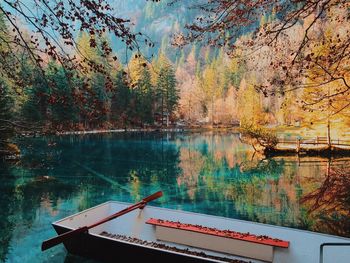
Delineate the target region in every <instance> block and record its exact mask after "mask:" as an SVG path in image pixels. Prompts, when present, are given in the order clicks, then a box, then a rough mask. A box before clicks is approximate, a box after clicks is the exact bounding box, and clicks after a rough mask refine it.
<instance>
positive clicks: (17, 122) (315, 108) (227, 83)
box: [0, 1, 350, 146]
mask: <svg viewBox="0 0 350 263" xmlns="http://www.w3.org/2000/svg"><path fill="white" fill-rule="evenodd" d="M297 2H298V1H297ZM300 2H302V1H300ZM305 2H306V3H308V1H305ZM336 2H337V1H336ZM6 3H7V8H8V9H11V8H12V9H14V10H16V11H17V12H20V11H19V10H17V9H16V6H12V3H11V1H6ZM218 3H219V4H218V6H217V8H218V10H216V11H217V12H220V9H219V8H223V6H220V4H221V5H224V2H221V1H218ZM112 4H113V5H114V7H115V10H116V11H119V13H118V15H119V16H120V17H123V19H124V17H131V22H132V26H131V27H132V29H133V30H135V32H138V31H140V32H143V31H146V32H145V38H144V39H143V40H142V41H139V42H137V41H136V38H135V35H134V36H133V35H132V33H130V31H128V30H129V29H128V28H124V29H123V27H122V30H124V31H122V33H120V34H119V36H120V38H119V39H118V37H116V35H112V34H108V33H106V32H104V30H100V31H98V32H99V33H98V34H97V33H96V32H95V31H93V30H92V29H91V28H90V32H89V31H88V30H89V27H88V25H86V28H83V27H82V29H81V30H80V31H79V32H75V33H74V34H72V35H70V37H69V40H67V39H65V38H64V37H63V39H65V44H66V45H67V46H68V47H69V46H74V48H73V47H72V48H71V49H70V50H69V52H68V53H69V56H70V57H73V58H74V59H72V60H71V61H70V62H71V63H73V64H74V63H76V64H77V66H67V64H68V63H67V61H64V60H62V58H61V57H60V56H59V54H57V53H56V49H55V46H54V45H53V44H52V43H51V42H52V40H50V39H45V35H44V40H46V48H45V46H43V47H42V48H41V45H42V44H41V43H40V41H42V39H40V36H38V35H39V33H42V32H44V31H42V32H41V31H40V30H38V31H37V33H34V34H33V33H32V31H33V25H34V26H35V23H33V25H30V24H29V26H24V24H25V23H24V21H27V20H28V17H26V16H24V18H22V20H23V21H19V22H18V25H17V24H15V23H12V24H11V23H10V22H13V21H14V20H9V17H8V15H7V13H6V5H5V6H4V8H1V9H0V39H1V42H0V50H1V60H2V65H3V66H2V68H1V76H0V82H1V86H0V87H1V90H0V92H1V97H0V100H1V103H0V107H1V110H0V114H1V116H0V119H1V122H0V127H1V144H2V145H3V146H4V145H8V142H9V139H10V138H11V137H12V136H13V134H14V133H19V131H20V132H23V131H24V132H28V131H29V132H33V131H34V132H43V133H55V132H57V131H73V130H93V129H114V128H123V129H126V128H147V127H158V128H159V127H166V126H169V125H171V126H172V127H174V126H176V125H178V124H181V126H182V127H183V126H186V127H215V126H218V125H224V126H225V127H231V126H237V125H239V124H241V125H242V124H249V125H251V124H252V125H258V126H264V127H282V128H286V129H289V128H291V129H294V128H295V129H296V130H300V131H302V130H303V129H304V128H307V129H309V130H311V131H312V132H311V133H307V134H303V135H305V136H316V135H317V136H325V135H326V125H327V123H328V124H331V125H329V126H332V130H331V133H332V136H333V137H335V138H336V137H337V136H338V137H339V136H343V137H344V136H346V135H347V134H346V133H344V128H346V127H348V126H349V121H350V120H349V107H348V106H349V102H348V99H349V86H348V83H347V78H348V75H349V68H348V67H349V59H348V50H347V49H348V48H347V47H348V45H346V43H348V39H347V33H348V31H349V26H348V25H349V23H348V17H347V14H346V10H345V9H344V8H342V7H344V6H346V5H347V3H346V1H345V2H344V1H339V2H337V3H336V4H334V5H331V6H329V7H328V6H324V7H325V8H324V10H323V9H320V6H321V7H322V6H323V4H326V3H323V2H322V1H319V2H317V5H318V9H317V8H316V9H315V7H316V6H311V7H312V8H311V9H310V10H309V13H307V15H306V14H304V16H301V17H298V21H297V22H295V23H293V25H292V26H290V27H288V28H284V27H282V28H281V29H282V31H278V32H279V33H278V34H279V35H278V38H276V39H273V41H274V42H272V41H271V42H269V43H268V44H266V42H264V41H269V38H268V37H266V38H265V40H264V41H262V40H260V39H259V38H258V39H257V37H256V36H260V35H266V34H267V32H268V33H271V32H274V30H273V29H275V28H277V25H278V24H279V23H282V22H283V21H285V19H286V17H283V12H282V11H281V10H277V8H276V5H275V7H273V4H272V3H271V5H267V6H266V7H265V6H264V5H263V4H262V7H261V8H265V9H264V10H263V12H261V13H260V14H256V15H255V17H254V18H255V20H254V19H252V21H251V22H250V23H247V24H246V26H245V27H243V28H242V29H239V32H236V31H234V29H236V28H235V26H236V24H233V25H230V24H229V22H228V21H223V24H224V22H226V24H224V25H226V26H227V28H225V27H223V28H221V29H220V28H219V27H213V28H212V30H211V31H210V30H209V31H210V32H211V34H214V33H215V31H219V30H225V29H227V30H226V33H225V36H224V37H223V38H219V37H217V38H215V36H213V37H212V38H211V37H210V36H209V37H207V39H206V40H208V41H204V40H203V39H201V40H199V39H198V36H199V35H200V34H202V33H203V32H201V30H202V29H201V27H200V26H198V25H197V27H196V26H194V24H193V25H192V26H191V23H192V22H193V20H195V19H197V18H198V17H200V16H199V12H203V9H201V7H199V8H189V7H190V6H191V5H190V4H189V3H186V2H182V1H175V3H174V2H173V3H170V4H169V1H163V2H162V1H161V2H160V3H158V1H145V2H139V1H127V2H123V1H114V2H113V3H112ZM275 4H276V3H275ZM300 4H301V3H299V5H300ZM62 6H63V4H62ZM277 7H278V5H277ZM297 7H298V6H297ZM326 7H327V8H326ZM59 8H60V6H58V7H57V9H58V10H59ZM280 8H281V9H282V8H283V5H282V4H281V7H280ZM308 8H310V7H308ZM106 9H107V8H106ZM62 10H63V8H62ZM62 10H61V11H62ZM296 10H298V9H296ZM318 10H320V11H319V12H320V13H319V15H318V13H317V12H318ZM62 12H63V11H62ZM208 12H210V11H208ZM20 14H21V13H20ZM321 14H322V16H321ZM12 15H13V14H12ZM123 19H120V20H116V22H115V23H119V22H120V23H122V24H123V23H127V22H128V20H123ZM208 19H210V14H208ZM223 19H224V18H223ZM9 21H10V22H9ZM27 22H28V21H27ZM52 23H54V22H52ZM203 23H204V22H203ZM27 24H28V23H27ZM82 25H84V23H82ZM44 26H46V24H44ZM123 26H125V25H124V24H123ZM229 26H231V27H229ZM18 27H21V29H20V30H21V31H19V32H22V34H21V35H20V36H21V38H22V42H23V41H24V42H25V43H27V44H28V45H29V47H30V48H29V49H28V45H27V46H24V45H23V44H19V42H20V41H19V40H18V37H17V40H16V33H18V32H16V31H17V30H18ZM203 28H204V26H203ZM84 29H86V30H84ZM191 30H192V31H191ZM188 31H189V32H190V33H188ZM38 32H39V33H38ZM276 32H277V31H276ZM305 32H307V34H308V35H306V36H307V42H306V41H305ZM123 34H124V35H123ZM186 34H187V37H186ZM230 34H235V35H234V37H233V36H231V35H230ZM117 36H118V35H117ZM188 36H192V38H193V39H190V38H189V37H188ZM13 39H14V40H13ZM125 39H126V41H125V42H124V40H125ZM204 39H205V38H204ZM222 39H225V40H226V39H227V42H225V43H221V42H220V41H221V40H222ZM134 40H135V43H134V42H133V41H134ZM16 41H17V42H16ZM50 41H51V42H50ZM69 41H71V42H69ZM73 42H74V44H73ZM141 42H142V44H139V43H141ZM304 42H305V43H304ZM125 43H126V44H125ZM300 43H301V44H300ZM340 44H341V45H343V46H339V45H340ZM125 45H126V47H128V46H129V47H130V46H133V45H134V47H135V46H136V49H133V48H130V49H129V48H125ZM31 46H32V47H33V48H31ZM37 47H40V48H41V49H43V48H45V51H44V52H43V55H42V54H40V56H39V55H37V54H36V53H35V52H36V51H35V48H37ZM50 47H51V48H50ZM33 50H34V51H33ZM334 50H336V51H337V52H340V51H341V50H343V51H344V52H342V53H341V54H343V55H342V57H339V54H338V53H337V54H338V55H337V56H338V57H336V59H334V61H331V60H330V57H331V56H333V55H334V54H333V53H334ZM296 52H297V55H296V56H295V58H294V59H293V61H292V62H291V57H292V56H293V54H295V53H296ZM332 52H333V53H332ZM32 53H34V58H36V57H35V56H38V60H35V59H34V60H33V54H32ZM38 61H39V63H38ZM288 63H289V64H288ZM330 70H334V72H336V76H335V75H334V74H333V73H331V72H333V71H330ZM327 72H328V73H327Z"/></svg>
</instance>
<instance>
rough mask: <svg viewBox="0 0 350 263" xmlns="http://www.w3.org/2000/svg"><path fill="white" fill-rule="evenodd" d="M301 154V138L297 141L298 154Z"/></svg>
mask: <svg viewBox="0 0 350 263" xmlns="http://www.w3.org/2000/svg"><path fill="white" fill-rule="evenodd" d="M299 152H300V138H298V140H297V153H299Z"/></svg>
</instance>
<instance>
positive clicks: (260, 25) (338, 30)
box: [173, 0, 350, 110]
mask: <svg viewBox="0 0 350 263" xmlns="http://www.w3.org/2000/svg"><path fill="white" fill-rule="evenodd" d="M176 2H178V1H173V4H175V3H176ZM349 5H350V3H349V1H346V0H317V1H309V0H297V1H280V0H273V1H262V0H257V1H248V0H244V1H241V0H233V1H226V0H214V1H212V0H205V1H203V2H202V3H198V4H197V5H195V6H194V7H195V8H197V9H198V10H200V11H201V14H202V15H201V16H198V17H197V19H196V21H194V22H193V23H192V24H188V25H187V26H186V29H188V30H187V32H188V33H187V34H186V33H185V34H179V35H177V36H176V37H175V39H174V42H175V43H176V44H177V45H178V46H184V45H186V44H188V43H191V42H197V41H202V42H204V43H206V44H208V45H214V46H219V47H225V48H226V49H227V51H228V52H229V53H234V52H235V50H236V49H237V48H238V43H237V40H238V39H239V38H240V37H241V36H242V35H243V34H245V33H247V32H250V34H251V37H249V38H247V39H246V40H245V41H244V42H243V43H240V45H241V46H243V47H245V48H246V49H247V48H249V47H250V48H251V50H250V51H249V52H248V53H250V54H251V55H252V56H254V54H256V53H255V52H256V51H257V50H261V49H262V48H263V47H265V46H269V47H273V48H275V50H276V51H278V50H282V49H285V50H286V51H287V52H286V54H285V55H284V56H281V57H276V59H275V60H274V61H271V64H270V69H271V70H274V71H275V72H276V74H275V75H274V76H271V77H268V78H267V79H266V80H267V83H268V85H267V84H259V85H257V86H258V88H259V89H260V90H261V91H262V92H263V93H264V94H268V95H272V94H275V90H276V87H279V88H281V89H282V91H283V92H287V91H288V87H292V88H293V89H306V88H309V87H308V86H305V85H304V79H305V78H306V77H307V75H308V70H309V68H310V67H313V66H317V67H318V68H319V70H318V72H317V74H318V76H317V78H316V76H315V78H314V79H315V80H316V79H317V87H320V88H322V87H323V86H324V85H327V84H329V83H336V85H337V86H338V87H339V88H338V89H337V90H334V91H333V92H331V93H330V94H329V95H326V96H321V97H320V98H319V99H320V101H321V100H327V99H328V98H329V97H331V98H334V99H337V98H339V97H342V96H343V95H344V94H348V93H349V92H350V85H349V74H348V70H346V68H347V64H348V61H349V56H350V52H349V46H350V45H349V42H350V38H349V35H350V34H349V28H350V26H349V25H350V21H349V16H348V14H347V11H346V10H348V8H349ZM262 17H269V19H265V18H264V21H263V22H261V20H262ZM297 27H298V28H300V29H301V37H296V36H294V37H295V39H294V40H293V44H291V43H289V42H286V41H284V40H285V39H284V36H286V35H288V34H290V33H291V32H293V29H294V28H297ZM322 27H326V28H328V27H331V28H333V32H334V33H333V35H332V37H331V38H330V39H329V42H330V45H328V47H327V51H326V52H324V53H315V52H312V49H313V48H314V47H316V46H318V45H319V44H322V39H320V36H319V34H318V33H317V32H319V29H320V28H322ZM277 73H278V74H277ZM315 84H316V83H315ZM315 84H313V86H315ZM344 106H345V105H344ZM344 106H343V107H344ZM347 106H349V105H347ZM343 107H340V108H339V110H343Z"/></svg>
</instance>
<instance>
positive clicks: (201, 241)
mask: <svg viewBox="0 0 350 263" xmlns="http://www.w3.org/2000/svg"><path fill="white" fill-rule="evenodd" d="M146 223H147V224H150V225H154V226H155V227H156V231H155V233H156V238H157V239H158V240H162V241H168V242H173V243H178V244H183V245H188V246H192V247H198V248H203V249H208V250H212V251H217V252H223V253H228V254H233V255H238V256H243V257H247V258H254V259H259V260H263V261H268V262H272V261H273V253H274V248H276V247H278V248H288V247H289V242H288V241H284V240H280V239H276V238H272V237H268V236H265V235H263V236H262V235H260V236H259V235H253V234H250V233H240V232H235V231H231V230H219V229H216V228H210V227H205V226H200V225H193V224H185V223H181V222H173V221H168V220H162V219H155V218H151V219H149V220H148V221H147V222H146Z"/></svg>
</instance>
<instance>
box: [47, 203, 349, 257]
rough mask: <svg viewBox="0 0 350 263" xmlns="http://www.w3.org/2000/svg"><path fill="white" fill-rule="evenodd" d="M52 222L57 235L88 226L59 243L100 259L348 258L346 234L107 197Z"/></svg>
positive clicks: (76, 251) (85, 255) (79, 253)
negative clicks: (115, 215) (80, 210)
mask: <svg viewBox="0 0 350 263" xmlns="http://www.w3.org/2000/svg"><path fill="white" fill-rule="evenodd" d="M130 207H131V208H132V209H130ZM117 211H124V212H123V216H119V215H120V212H119V214H118V217H113V215H114V213H116V212H117ZM111 215H112V216H111ZM106 218H107V219H108V220H106ZM96 222H99V223H96ZM101 222H102V223H101ZM52 225H53V227H54V229H55V230H56V232H57V234H58V235H59V236H58V237H60V236H62V235H64V234H65V233H71V232H75V231H77V230H79V229H84V228H86V226H87V225H90V226H91V227H89V229H88V231H87V230H86V229H85V230H84V231H78V232H79V233H77V234H75V235H74V236H73V235H72V236H70V238H67V239H64V240H61V241H63V244H64V246H65V248H66V249H67V250H68V252H69V253H72V254H75V255H80V256H83V257H87V258H90V259H94V260H98V261H101V262H117V261H118V260H120V259H123V261H124V260H125V259H127V260H128V262H134V261H135V262H137V261H139V260H140V259H142V261H144V262H167V261H169V262H181V263H187V262H191V263H195V262H196V263H197V262H232V263H244V262H252V263H261V262H274V263H282V262H283V263H304V262H308V263H313V262H336V263H342V262H344V263H345V262H349V259H350V246H349V245H350V239H348V238H342V237H337V236H331V235H326V234H321V233H314V232H310V231H303V230H297V229H291V228H286V227H279V226H272V225H265V224H260V223H254V222H248V221H243V220H237V219H230V218H224V217H218V216H211V215H205V214H198V213H192V212H185V211H179V210H173V209H167V208H161V207H154V206H150V205H146V204H145V203H143V204H142V205H141V206H136V205H132V204H129V203H124V202H118V201H109V202H106V203H103V204H100V205H98V206H95V207H92V208H90V209H87V210H84V211H82V212H80V213H77V214H74V215H71V216H69V217H66V218H63V219H61V220H58V221H56V222H53V223H52ZM267 235H268V236H267ZM320 249H321V250H322V251H321V252H322V254H321V255H320ZM323 249H324V250H325V251H324V253H323ZM320 256H321V257H320Z"/></svg>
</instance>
